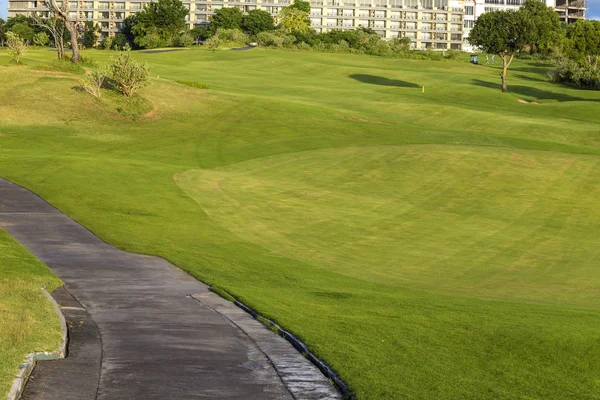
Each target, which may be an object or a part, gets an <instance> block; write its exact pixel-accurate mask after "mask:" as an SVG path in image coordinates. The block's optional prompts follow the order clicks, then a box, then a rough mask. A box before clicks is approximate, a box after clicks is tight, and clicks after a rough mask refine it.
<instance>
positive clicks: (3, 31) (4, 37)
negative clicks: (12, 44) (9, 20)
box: [0, 18, 6, 47]
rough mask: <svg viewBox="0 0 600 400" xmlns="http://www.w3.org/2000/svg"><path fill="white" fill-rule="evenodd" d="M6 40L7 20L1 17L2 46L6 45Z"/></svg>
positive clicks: (0, 41) (0, 40)
mask: <svg viewBox="0 0 600 400" xmlns="http://www.w3.org/2000/svg"><path fill="white" fill-rule="evenodd" d="M5 41H6V21H4V20H3V19H2V18H0V46H1V47H4V42H5Z"/></svg>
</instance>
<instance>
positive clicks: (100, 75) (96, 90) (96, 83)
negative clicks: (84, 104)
mask: <svg viewBox="0 0 600 400" xmlns="http://www.w3.org/2000/svg"><path fill="white" fill-rule="evenodd" d="M105 79H106V72H104V71H92V72H90V73H89V74H86V75H85V76H84V77H83V79H82V80H81V88H82V89H83V90H85V91H86V92H87V93H89V94H91V95H92V96H94V97H95V98H97V99H99V98H100V96H101V95H102V85H104V80H105Z"/></svg>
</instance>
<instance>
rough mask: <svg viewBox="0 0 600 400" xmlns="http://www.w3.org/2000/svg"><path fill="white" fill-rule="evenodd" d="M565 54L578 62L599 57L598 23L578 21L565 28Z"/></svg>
mask: <svg viewBox="0 0 600 400" xmlns="http://www.w3.org/2000/svg"><path fill="white" fill-rule="evenodd" d="M566 35H567V49H566V52H567V54H568V55H569V56H570V57H572V58H576V59H579V60H583V59H585V58H587V57H588V56H593V57H594V56H598V55H600V21H584V20H578V21H577V22H576V23H574V24H572V25H569V26H568V28H567V32H566Z"/></svg>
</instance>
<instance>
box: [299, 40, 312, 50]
mask: <svg viewBox="0 0 600 400" xmlns="http://www.w3.org/2000/svg"><path fill="white" fill-rule="evenodd" d="M296 47H297V48H298V50H310V45H309V44H308V43H305V42H300V43H298V44H297V45H296Z"/></svg>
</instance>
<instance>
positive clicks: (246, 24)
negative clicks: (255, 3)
mask: <svg viewBox="0 0 600 400" xmlns="http://www.w3.org/2000/svg"><path fill="white" fill-rule="evenodd" d="M242 29H243V30H244V31H246V32H247V33H249V34H250V35H256V34H257V33H259V32H265V31H272V30H273V29H275V22H274V21H273V17H272V16H271V14H269V13H268V12H266V11H263V10H251V11H249V12H248V14H247V15H244V16H243V17H242Z"/></svg>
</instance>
